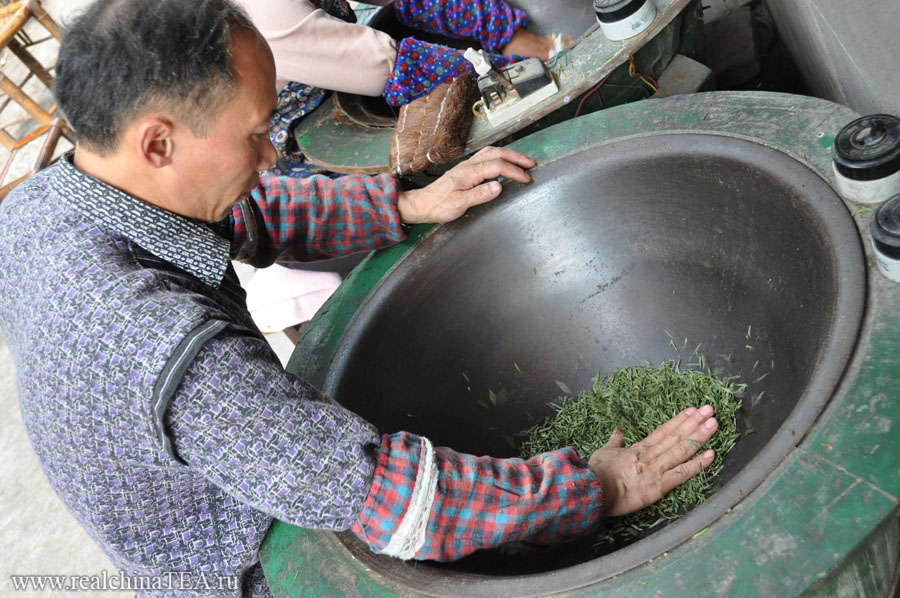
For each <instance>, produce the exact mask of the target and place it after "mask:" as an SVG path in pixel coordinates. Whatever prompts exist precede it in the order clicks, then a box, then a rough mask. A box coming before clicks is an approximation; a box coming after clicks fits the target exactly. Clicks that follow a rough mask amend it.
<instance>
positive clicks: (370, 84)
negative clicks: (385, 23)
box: [238, 0, 397, 96]
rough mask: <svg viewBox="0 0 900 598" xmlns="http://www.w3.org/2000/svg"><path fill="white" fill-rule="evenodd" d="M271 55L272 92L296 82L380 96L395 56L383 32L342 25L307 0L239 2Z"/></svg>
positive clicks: (386, 35) (394, 43) (388, 37)
mask: <svg viewBox="0 0 900 598" xmlns="http://www.w3.org/2000/svg"><path fill="white" fill-rule="evenodd" d="M238 1H239V2H240V4H241V5H242V6H243V7H244V9H245V10H246V11H247V14H249V15H250V19H251V20H252V21H253V24H254V25H256V28H257V29H259V31H260V33H262V35H263V37H265V38H266V41H267V42H268V43H269V47H271V48H272V54H273V55H274V56H275V73H276V82H275V84H276V91H281V89H282V88H283V87H284V86H285V85H286V84H287V83H288V82H289V81H296V82H298V83H303V84H305V85H313V86H315V87H321V88H323V89H331V90H334V91H344V92H348V93H357V94H361V95H368V96H379V95H381V92H383V91H384V87H385V85H387V81H388V78H389V77H390V76H391V71H392V70H393V69H394V61H395V60H396V57H397V49H396V42H395V41H394V39H393V38H391V36H389V35H388V34H387V33H384V32H381V31H378V30H376V29H372V28H371V27H366V26H365V25H356V24H353V23H346V22H344V21H342V20H340V19H337V18H335V17H332V16H330V15H329V14H328V13H326V12H325V11H324V10H322V9H319V8H316V7H315V6H314V5H313V4H312V3H311V2H309V0H238Z"/></svg>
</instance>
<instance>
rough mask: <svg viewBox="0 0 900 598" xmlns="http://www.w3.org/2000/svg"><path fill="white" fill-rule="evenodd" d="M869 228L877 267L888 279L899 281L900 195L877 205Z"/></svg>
mask: <svg viewBox="0 0 900 598" xmlns="http://www.w3.org/2000/svg"><path fill="white" fill-rule="evenodd" d="M869 230H870V231H871V233H872V248H873V249H874V250H875V262H876V263H877V264H878V269H879V270H880V271H881V273H882V274H884V275H885V276H886V277H888V278H889V279H890V280H893V281H894V282H900V195H895V196H894V197H892V198H890V199H889V200H887V201H886V202H884V203H883V204H881V205H880V206H878V209H877V210H875V214H873V216H872V222H871V224H870V225H869Z"/></svg>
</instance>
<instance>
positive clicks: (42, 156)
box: [0, 0, 73, 200]
mask: <svg viewBox="0 0 900 598" xmlns="http://www.w3.org/2000/svg"><path fill="white" fill-rule="evenodd" d="M2 3H3V5H2V6H0V50H2V49H3V48H8V49H9V51H10V52H11V53H12V54H13V55H14V56H16V57H17V58H18V59H19V61H21V63H22V64H23V65H25V67H26V69H27V71H28V72H27V75H26V76H25V78H24V79H23V80H22V81H20V82H19V83H16V82H14V81H13V80H12V79H11V78H10V77H9V76H7V75H6V73H5V72H4V71H7V72H9V70H10V69H9V68H8V65H6V64H5V63H4V64H2V65H0V92H3V94H5V95H6V98H5V100H4V101H3V102H2V103H0V112H2V111H3V109H4V108H6V107H7V106H8V105H9V103H10V102H11V101H12V102H15V103H16V104H18V105H19V106H20V107H21V108H22V110H24V111H25V112H26V113H27V115H28V116H26V117H24V118H19V119H15V120H13V121H10V122H7V123H5V124H0V144H2V145H3V146H4V147H5V148H6V149H7V150H8V151H9V157H8V158H7V160H6V163H5V164H4V166H3V168H2V170H0V182H2V181H4V180H5V179H6V175H7V174H8V173H9V170H10V167H11V166H12V164H13V161H14V160H15V158H16V155H17V153H18V152H19V150H21V149H22V148H23V147H25V146H26V145H29V144H31V143H32V142H33V141H35V140H36V139H38V138H40V137H42V136H43V137H44V140H43V143H42V145H41V148H40V150H39V152H38V155H37V157H36V159H35V160H34V162H33V163H32V165H31V170H30V171H28V172H26V173H25V174H24V175H22V176H20V177H18V178H17V179H16V180H14V181H12V182H10V183H8V184H7V185H4V186H3V187H0V200H2V199H3V198H4V197H6V194H7V193H9V191H10V190H12V188H13V187H15V186H16V185H18V184H19V183H20V182H22V181H23V180H25V179H26V178H28V177H29V176H31V175H32V174H34V173H35V172H37V171H38V170H40V169H41V168H44V167H45V166H47V164H49V162H50V161H51V160H52V158H53V153H54V151H55V149H56V144H57V142H58V141H59V139H60V137H65V138H66V139H68V140H69V141H72V140H73V135H72V131H71V129H70V128H69V126H68V125H67V124H66V122H65V121H64V120H63V119H62V118H61V117H59V116H57V115H55V112H56V111H57V106H56V105H55V104H54V105H53V106H51V107H50V108H49V109H47V110H45V109H44V108H43V107H41V105H40V104H38V103H37V102H36V101H34V100H33V99H32V98H31V97H29V96H28V94H27V93H25V91H23V89H22V88H23V87H24V85H25V83H27V82H28V81H29V80H30V79H31V78H32V77H36V78H37V79H39V80H40V81H41V82H42V83H43V84H44V85H45V86H46V87H47V89H52V85H53V76H52V75H51V74H50V70H49V69H48V68H46V67H44V66H43V65H42V64H41V63H40V62H39V61H38V60H37V59H36V58H35V57H34V55H33V54H32V53H31V52H30V51H29V49H28V48H29V47H31V46H34V45H36V44H39V43H42V42H44V41H47V40H49V39H51V38H55V39H57V40H60V41H61V40H62V33H61V32H60V29H59V27H58V26H57V24H56V22H55V21H54V20H53V19H52V18H51V17H50V15H49V14H47V12H46V11H45V10H44V8H43V7H42V6H41V4H40V2H39V1H38V0H20V1H16V2H10V1H8V0H2ZM32 19H34V20H36V21H37V22H39V23H40V24H41V25H42V26H43V28H44V29H46V30H47V31H48V32H49V34H50V36H49V37H46V38H43V39H39V40H34V39H32V38H31V37H30V36H29V35H28V33H27V32H26V31H25V30H24V27H25V25H26V24H27V23H28V22H30V21H31V20H32ZM22 123H33V126H32V127H31V128H30V130H27V132H26V133H25V134H24V135H22V136H21V137H19V138H18V139H17V138H16V137H14V136H13V135H12V134H11V133H10V132H9V131H8V130H7V129H9V128H11V127H13V126H16V125H21V124H22Z"/></svg>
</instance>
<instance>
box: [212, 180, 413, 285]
mask: <svg viewBox="0 0 900 598" xmlns="http://www.w3.org/2000/svg"><path fill="white" fill-rule="evenodd" d="M397 193H398V186H397V181H396V180H395V179H394V178H393V177H391V176H389V175H386V174H381V175H378V176H363V175H351V176H345V177H340V178H337V179H331V178H329V177H326V176H322V175H316V176H311V177H308V178H292V177H283V176H268V175H263V176H262V177H261V180H260V185H259V186H258V187H257V188H256V189H254V190H253V193H252V194H251V197H250V200H249V201H246V202H240V203H239V204H237V205H236V206H235V207H234V209H233V210H232V213H231V215H230V216H229V218H227V219H226V221H225V222H224V223H223V224H224V228H225V229H226V234H227V233H228V232H229V231H230V240H231V243H232V246H233V248H234V249H235V252H236V253H237V249H238V248H246V247H247V246H248V245H252V250H250V251H249V252H246V253H239V254H238V258H239V259H243V260H246V261H248V262H249V263H251V264H253V265H254V266H257V267H261V268H262V267H265V266H269V265H271V264H272V263H273V262H274V261H275V259H276V258H277V257H278V256H280V255H285V256H287V257H290V258H292V259H295V260H297V261H314V260H320V259H326V258H330V257H337V256H341V255H347V254H351V253H357V252H360V251H370V250H373V249H381V248H382V247H388V246H390V245H394V244H396V243H399V242H400V241H402V240H403V239H405V238H406V232H405V231H404V229H403V226H402V224H401V222H400V214H399V212H398V211H397ZM248 220H252V222H248Z"/></svg>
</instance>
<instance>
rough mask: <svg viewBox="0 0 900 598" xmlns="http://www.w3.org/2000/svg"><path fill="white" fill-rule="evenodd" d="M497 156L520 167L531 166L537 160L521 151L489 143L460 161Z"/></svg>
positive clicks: (494, 157)
mask: <svg viewBox="0 0 900 598" xmlns="http://www.w3.org/2000/svg"><path fill="white" fill-rule="evenodd" d="M498 158H499V159H502V160H506V161H507V162H512V163H513V164H518V165H519V166H521V167H522V168H531V167H532V166H534V165H535V164H537V162H535V161H534V160H532V159H531V158H529V157H528V156H526V155H525V154H523V153H521V152H517V151H515V150H511V149H509V148H506V147H494V146H491V145H489V146H487V147H483V148H481V149H480V150H478V151H477V152H475V153H474V154H472V156H471V157H470V158H469V159H468V160H466V161H465V162H462V164H465V163H466V162H472V163H476V162H484V161H486V160H495V159H498Z"/></svg>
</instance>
